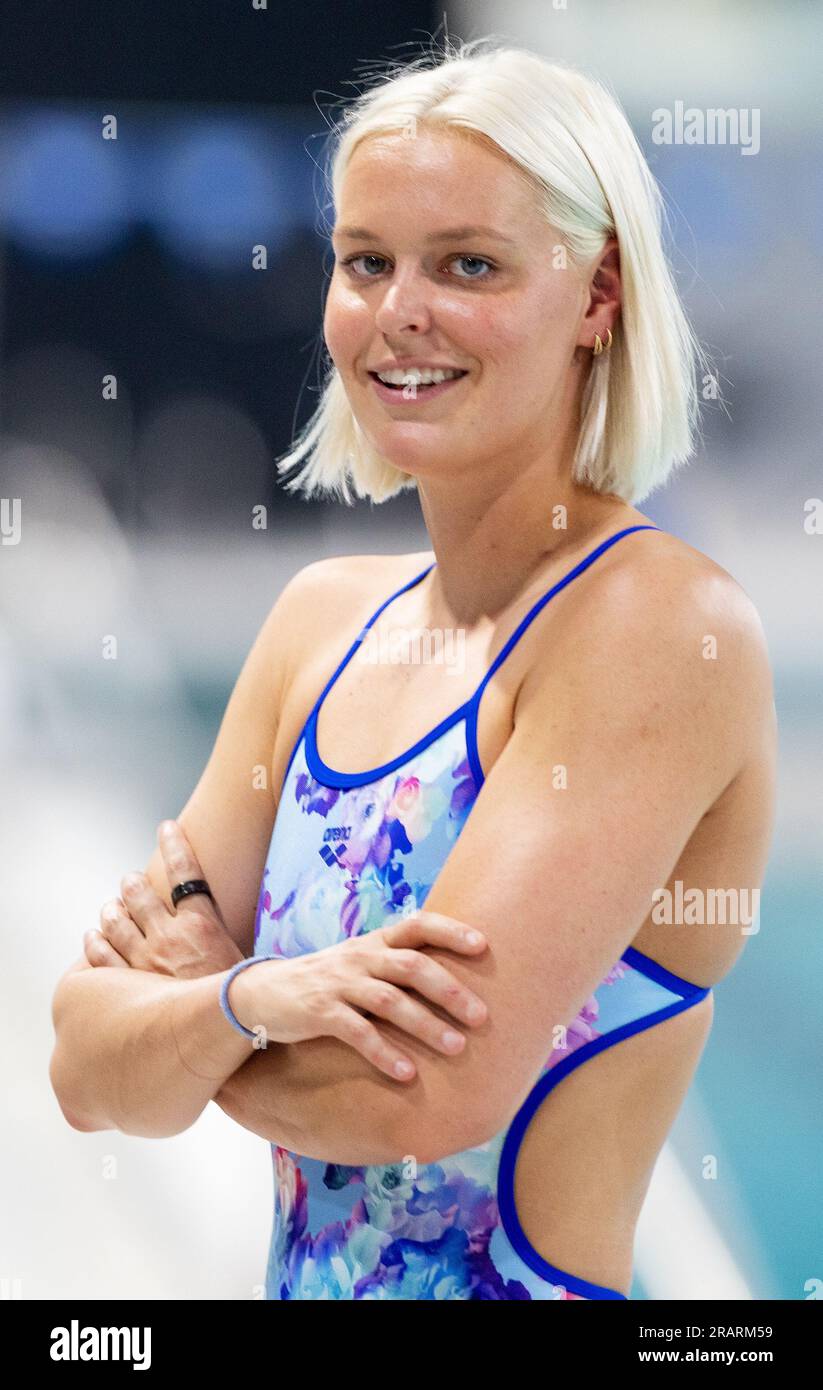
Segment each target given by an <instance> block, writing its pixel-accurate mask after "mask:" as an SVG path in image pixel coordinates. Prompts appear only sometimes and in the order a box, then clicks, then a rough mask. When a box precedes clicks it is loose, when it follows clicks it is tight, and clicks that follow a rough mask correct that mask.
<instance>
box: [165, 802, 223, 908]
mask: <svg viewBox="0 0 823 1390" xmlns="http://www.w3.org/2000/svg"><path fill="white" fill-rule="evenodd" d="M157 843H158V845H159V846H160V853H161V854H162V856H163V864H164V866H165V869H166V877H167V878H168V880H169V889H170V890H171V889H173V888H176V887H177V886H178V884H180V883H189V882H190V881H191V880H192V879H196V878H200V879H204V880H205V877H206V875H205V874H204V873H203V869H202V867H201V865H200V861H199V859H198V858H197V855H196V854H195V852H194V850H193V849H192V847H191V845H190V844H189V842H188V840H187V839H186V836H185V834H184V833H183V830H182V828H181V827H180V825H179V824H178V823H177V821H176V820H164V821H161V822H160V824H159V825H158V827H157ZM192 899H194V900H195V905H196V907H197V910H198V912H202V911H203V909H204V908H208V909H211V910H212V911H213V910H214V903H213V901H212V899H211V898H210V897H209V896H208V894H207V893H189V894H188V895H187V896H186V897H185V898H181V899H180V902H179V903H178V904H177V911H178V912H180V911H182V910H183V909H185V908H186V907H187V906H188V905H189V903H190V902H191V900H192Z"/></svg>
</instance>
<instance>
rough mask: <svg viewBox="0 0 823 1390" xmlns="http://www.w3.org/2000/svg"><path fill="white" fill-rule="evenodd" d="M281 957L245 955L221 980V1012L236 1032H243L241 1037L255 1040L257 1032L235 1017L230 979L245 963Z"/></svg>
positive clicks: (244, 966) (251, 963)
mask: <svg viewBox="0 0 823 1390" xmlns="http://www.w3.org/2000/svg"><path fill="white" fill-rule="evenodd" d="M283 959H284V957H283V956H274V955H272V956H247V957H246V958H245V960H239V961H238V962H237V964H236V965H233V966H232V968H231V970H230V971H229V973H228V975H227V976H226V978H225V980H224V981H223V985H222V988H221V990H220V1007H221V1009H222V1010H223V1013H224V1014H225V1015H226V1018H227V1019H228V1021H229V1023H230V1024H231V1026H232V1028H236V1029H237V1031H238V1033H242V1034H243V1037H244V1038H249V1039H250V1041H251V1042H256V1040H257V1034H256V1033H253V1032H252V1030H251V1029H250V1028H246V1027H245V1025H244V1024H242V1023H241V1022H240V1020H239V1018H235V1015H234V1010H233V1009H232V1006H231V1004H230V1003H229V985H230V984H231V982H232V980H233V979H234V977H235V975H239V974H240V971H241V970H245V969H246V966H247V965H257V963H258V961H261V960H283Z"/></svg>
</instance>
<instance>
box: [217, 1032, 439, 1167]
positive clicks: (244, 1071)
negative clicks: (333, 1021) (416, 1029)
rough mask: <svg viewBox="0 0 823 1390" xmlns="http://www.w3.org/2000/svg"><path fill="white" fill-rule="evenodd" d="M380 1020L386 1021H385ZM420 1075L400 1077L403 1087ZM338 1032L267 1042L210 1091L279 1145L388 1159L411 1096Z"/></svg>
mask: <svg viewBox="0 0 823 1390" xmlns="http://www.w3.org/2000/svg"><path fill="white" fill-rule="evenodd" d="M384 1026H385V1025H384ZM418 1084H419V1083H418V1082H417V1081H412V1082H410V1083H406V1084H405V1086H404V1088H403V1089H404V1091H408V1090H409V1088H410V1087H415V1088H416V1087H417V1085H418ZM400 1089H401V1088H400V1087H399V1086H398V1085H397V1084H396V1083H394V1082H392V1081H391V1080H389V1078H388V1077H385V1078H383V1077H382V1076H381V1074H380V1073H379V1072H378V1071H377V1069H376V1068H375V1067H373V1066H372V1065H371V1063H370V1062H367V1061H366V1059H365V1058H364V1057H362V1056H361V1055H360V1054H359V1053H358V1052H355V1051H354V1049H353V1048H351V1047H348V1046H346V1044H345V1043H342V1042H340V1041H339V1040H338V1039H337V1038H331V1037H321V1038H311V1039H309V1040H307V1041H305V1042H299V1043H289V1044H280V1045H278V1046H275V1047H274V1048H272V1047H271V1045H269V1047H267V1048H265V1049H260V1050H259V1051H257V1052H255V1053H254V1055H253V1056H252V1057H250V1058H249V1060H248V1061H247V1062H246V1063H245V1065H243V1066H241V1067H240V1068H239V1069H238V1070H237V1071H235V1073H234V1075H233V1076H231V1077H229V1078H228V1080H227V1081H226V1082H224V1084H223V1085H222V1086H221V1088H220V1090H219V1091H218V1092H217V1093H216V1095H215V1096H214V1100H215V1101H216V1103H217V1104H218V1105H219V1106H220V1108H221V1109H222V1110H224V1111H225V1112H226V1114H227V1115H229V1116H231V1118H232V1119H233V1120H236V1121H237V1123H238V1124H241V1125H242V1126H243V1127H244V1129H249V1130H251V1131H252V1133H254V1134H259V1135H260V1136H261V1137H262V1138H264V1139H268V1140H269V1142H270V1143H274V1144H280V1145H281V1146H282V1147H283V1148H284V1149H291V1150H292V1151H293V1152H294V1153H299V1154H303V1155H305V1157H307V1158H320V1159H324V1160H325V1161H327V1162H329V1163H345V1164H351V1165H353V1166H359V1165H360V1164H366V1163H380V1164H382V1163H393V1162H396V1161H397V1159H398V1158H399V1157H401V1156H402V1155H403V1153H404V1152H405V1151H406V1150H405V1149H404V1147H403V1145H402V1143H401V1144H400V1146H399V1147H398V1142H397V1139H396V1138H395V1135H397V1134H400V1133H402V1128H401V1126H400V1125H399V1124H398V1119H399V1118H400V1117H401V1116H402V1114H404V1113H405V1114H407V1115H410V1114H411V1107H412V1103H413V1102H412V1098H411V1096H408V1095H405V1094H404V1095H402V1096H401V1095H400V1094H399V1092H400Z"/></svg>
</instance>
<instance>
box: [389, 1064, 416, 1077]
mask: <svg viewBox="0 0 823 1390" xmlns="http://www.w3.org/2000/svg"><path fill="white" fill-rule="evenodd" d="M413 1070H414V1068H413V1067H412V1065H411V1062H395V1064H394V1074H395V1076H411V1074H412V1071H413Z"/></svg>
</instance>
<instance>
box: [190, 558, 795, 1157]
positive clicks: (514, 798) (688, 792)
mask: <svg viewBox="0 0 823 1390" xmlns="http://www.w3.org/2000/svg"><path fill="white" fill-rule="evenodd" d="M655 583H657V588H655ZM677 598H678V601H673V599H672V594H671V592H667V591H666V589H665V587H663V588H661V587H660V584H659V575H655V574H654V573H653V571H652V570H646V569H644V566H643V564H637V565H636V566H634V567H633V568H632V569H631V570H630V571H629V570H628V569H627V571H626V572H625V573H624V574H623V575H622V576H620V577H619V578H618V582H617V583H616V584H614V585H613V586H611V587H610V588H609V587H607V586H604V588H603V589H601V591H600V593H599V595H598V600H599V602H598V606H597V609H596V611H593V610H592V608H591V607H590V608H589V609H587V617H586V620H587V624H588V632H587V641H586V643H585V645H584V647H583V648H580V647H577V645H576V644H574V645H572V641H571V639H569V640H568V641H564V639H563V637H562V633H561V634H560V635H559V639H558V645H557V648H556V649H555V650H554V651H553V652H552V654H551V660H550V661H546V662H545V663H543V666H542V669H541V668H538V669H536V670H535V671H534V672H533V678H531V677H530V678H529V680H527V683H526V685H525V686H524V687H523V689H522V690H521V693H520V697H519V700H518V709H517V715H516V723H515V728H514V731H513V733H512V735H511V738H510V739H509V741H508V743H507V744H506V746H505V748H504V750H503V752H502V754H501V755H500V757H499V758H498V759H497V761H496V762H495V764H494V766H493V768H492V770H491V772H490V773H489V775H488V777H487V779H486V781H485V783H484V785H483V787H482V789H481V791H480V794H479V796H478V799H477V801H476V803H475V805H474V807H473V809H472V812H471V815H470V816H469V819H468V821H467V822H466V824H465V826H464V828H463V830H462V832H461V835H460V838H459V840H458V841H457V843H456V844H455V846H454V847H453V849H452V851H451V853H450V855H449V857H448V860H447V861H446V863H445V865H444V866H443V868H442V870H441V872H440V874H439V875H438V878H437V880H436V882H435V884H434V885H433V887H432V889H431V891H430V893H429V895H428V898H427V899H426V902H425V905H424V906H425V908H426V909H430V910H432V911H437V912H442V913H445V914H447V915H449V916H453V917H457V918H459V919H461V920H463V921H466V922H471V923H472V925H474V926H477V927H479V928H480V929H481V930H482V931H484V932H485V933H486V936H487V939H488V941H489V943H490V944H489V949H488V950H487V951H486V952H484V953H483V954H482V955H481V956H479V957H477V958H476V959H475V958H472V959H467V958H454V957H452V956H451V955H450V954H449V953H448V952H443V951H439V950H437V949H433V951H432V953H433V955H434V956H435V958H436V959H441V960H443V962H444V964H446V965H447V966H448V968H449V969H450V970H451V971H452V972H453V973H454V974H455V975H456V976H457V977H458V978H460V979H462V980H463V981H464V982H465V983H466V984H467V985H468V986H469V988H471V989H473V990H474V991H475V992H476V993H478V994H479V995H480V996H481V998H483V999H484V1000H485V1002H486V1004H487V1006H488V1010H489V1013H488V1020H487V1022H486V1023H485V1024H483V1025H481V1026H480V1027H479V1028H477V1029H472V1030H471V1032H470V1034H469V1035H468V1038H467V1044H466V1047H465V1048H464V1050H463V1052H462V1053H461V1054H460V1055H459V1056H456V1057H452V1058H448V1059H446V1058H443V1057H442V1056H438V1055H436V1054H434V1053H432V1052H429V1051H428V1049H427V1048H426V1046H425V1044H423V1043H422V1042H420V1041H418V1040H417V1039H415V1038H410V1037H409V1036H408V1035H405V1034H401V1033H400V1032H399V1031H398V1030H397V1029H395V1027H394V1025H393V1024H391V1023H388V1022H385V1021H383V1020H380V1023H379V1026H380V1029H381V1031H382V1032H384V1033H386V1034H388V1036H389V1037H390V1039H391V1040H392V1041H396V1042H397V1043H398V1044H399V1045H402V1047H403V1049H404V1051H406V1052H407V1053H408V1054H409V1055H410V1056H411V1057H412V1059H413V1060H414V1062H415V1065H416V1068H417V1071H416V1075H415V1077H414V1078H413V1080H412V1081H410V1082H408V1083H406V1084H404V1085H397V1084H394V1083H392V1082H391V1081H390V1080H388V1079H387V1078H383V1077H381V1076H380V1074H379V1073H378V1072H377V1071H376V1070H375V1069H374V1068H372V1067H370V1066H369V1065H368V1064H367V1063H366V1062H365V1061H364V1059H363V1058H362V1057H360V1056H359V1055H358V1054H357V1053H355V1052H353V1051H352V1050H351V1049H350V1048H347V1047H345V1046H344V1045H343V1044H342V1043H340V1042H338V1041H337V1040H336V1039H334V1038H326V1037H323V1038H318V1039H314V1040H312V1041H310V1042H304V1043H301V1044H299V1045H298V1046H296V1047H287V1048H277V1049H275V1050H274V1052H273V1053H272V1054H270V1055H266V1054H261V1055H260V1056H258V1057H255V1058H252V1059H251V1060H250V1061H248V1062H246V1063H245V1064H244V1065H243V1066H241V1067H240V1068H239V1069H238V1070H237V1071H236V1072H235V1073H234V1074H233V1075H232V1076H231V1077H230V1078H229V1079H228V1080H227V1081H226V1082H225V1083H224V1085H223V1086H222V1087H221V1089H220V1091H219V1092H218V1093H217V1095H216V1096H215V1099H216V1101H217V1103H218V1104H219V1105H220V1106H221V1107H222V1108H223V1109H224V1110H225V1111H226V1113H227V1114H229V1115H231V1116H232V1117H233V1118H234V1119H236V1120H237V1121H238V1122H239V1123H240V1124H242V1125H244V1126H245V1127H246V1128H248V1129H251V1130H253V1131H254V1132H255V1133H258V1134H261V1135H263V1136H264V1137H266V1138H268V1139H270V1140H273V1141H274V1142H277V1143H282V1144H283V1145H284V1147H287V1148H293V1149H295V1150H296V1151H297V1152H299V1153H303V1154H305V1155H307V1156H308V1157H313V1156H314V1157H320V1158H325V1159H328V1160H330V1161H337V1162H341V1163H351V1164H356V1163H361V1162H367V1161H368V1162H388V1161H391V1160H393V1159H396V1158H398V1157H399V1156H401V1155H404V1154H409V1153H413V1154H414V1155H415V1156H416V1157H417V1159H418V1161H419V1162H421V1163H426V1162H431V1161H435V1160H436V1159H437V1158H439V1157H442V1156H443V1155H446V1154H448V1153H454V1152H457V1151H459V1150H461V1149H464V1148H467V1147H470V1146H473V1145H475V1144H479V1143H482V1142H484V1141H485V1140H486V1139H488V1138H490V1137H491V1136H493V1135H494V1134H495V1133H497V1132H499V1130H500V1129H501V1128H502V1127H503V1126H504V1125H505V1124H506V1123H507V1122H508V1120H509V1119H510V1118H511V1116H512V1115H513V1114H514V1113H515V1111H516V1110H517V1109H518V1107H519V1106H520V1104H521V1103H522V1101H523V1100H524V1099H525V1097H526V1095H527V1094H528V1091H529V1089H530V1087H531V1085H532V1084H533V1081H534V1078H535V1076H536V1074H537V1073H538V1072H539V1070H540V1067H541V1066H542V1064H543V1062H544V1061H545V1056H546V1050H547V1046H548V1043H549V1040H550V1038H551V1035H552V1029H553V1028H554V1026H555V1025H557V1024H564V1025H568V1024H569V1023H570V1022H571V1021H572V1020H573V1018H574V1017H575V1016H576V1014H577V1012H578V1011H579V1009H580V1007H581V1006H582V1005H583V1003H584V1002H585V1000H586V999H587V998H588V997H589V996H590V995H591V994H592V993H593V992H594V990H595V989H596V987H597V985H598V984H599V983H600V981H601V980H602V979H603V978H604V976H605V975H606V974H607V972H608V970H609V968H610V967H611V966H612V965H613V964H614V962H615V961H616V960H617V959H619V957H620V955H621V954H622V953H623V951H624V950H625V948H626V947H627V946H628V945H629V944H630V943H631V941H632V939H633V938H634V937H635V935H636V934H637V932H638V931H639V929H640V927H641V926H642V924H643V922H644V921H645V920H646V918H647V916H648V915H649V913H650V911H651V908H652V906H653V901H654V900H653V896H652V895H653V893H654V890H655V889H658V888H660V887H662V886H665V885H666V884H667V883H668V882H669V880H670V878H671V875H672V872H673V870H674V868H675V865H676V864H677V861H678V859H679V858H680V855H681V853H682V851H683V849H684V847H685V845H686V844H687V842H688V840H689V839H690V837H691V835H692V832H693V831H694V829H695V827H696V825H697V824H698V822H699V821H700V819H701V817H702V816H703V815H704V813H705V812H706V811H707V810H708V808H709V807H710V806H711V805H712V804H713V803H714V802H715V801H716V799H717V798H718V797H719V795H720V794H721V792H722V791H723V790H724V789H725V787H726V786H728V785H729V783H730V782H731V781H732V780H733V778H734V777H735V776H736V774H737V772H738V771H739V770H740V767H741V766H742V764H743V761H744V759H745V757H746V756H749V755H750V754H751V752H752V751H753V750H752V741H753V739H754V738H757V737H760V738H761V739H762V738H763V737H764V736H766V735H765V734H764V729H765V730H767V728H768V725H767V721H764V720H763V718H762V711H763V704H762V701H763V699H764V698H767V694H768V692H769V690H770V676H769V671H768V662H767V657H766V652H765V645H764V642H763V637H762V631H761V629H760V624H759V620H758V618H757V615H756V614H755V612H754V610H753V608H752V606H751V604H750V603H749V601H748V599H747V598H746V596H745V595H744V594H743V593H742V591H741V590H740V589H739V588H738V587H737V586H736V585H735V584H734V582H733V581H731V580H729V582H728V584H727V583H726V582H725V581H720V580H718V579H715V578H713V579H712V580H711V581H708V580H701V581H700V582H697V581H694V582H693V584H692V588H691V590H690V592H689V593H688V595H687V596H686V601H683V597H682V596H677ZM707 633H711V634H712V635H713V636H715V637H716V639H717V643H718V647H717V650H718V657H717V659H716V660H714V659H706V658H705V655H704V653H705V637H706V634H707ZM732 712H734V715H733V717H732ZM293 1135H294V1137H295V1139H296V1142H292V1136H293ZM367 1151H368V1157H366V1153H367Z"/></svg>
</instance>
